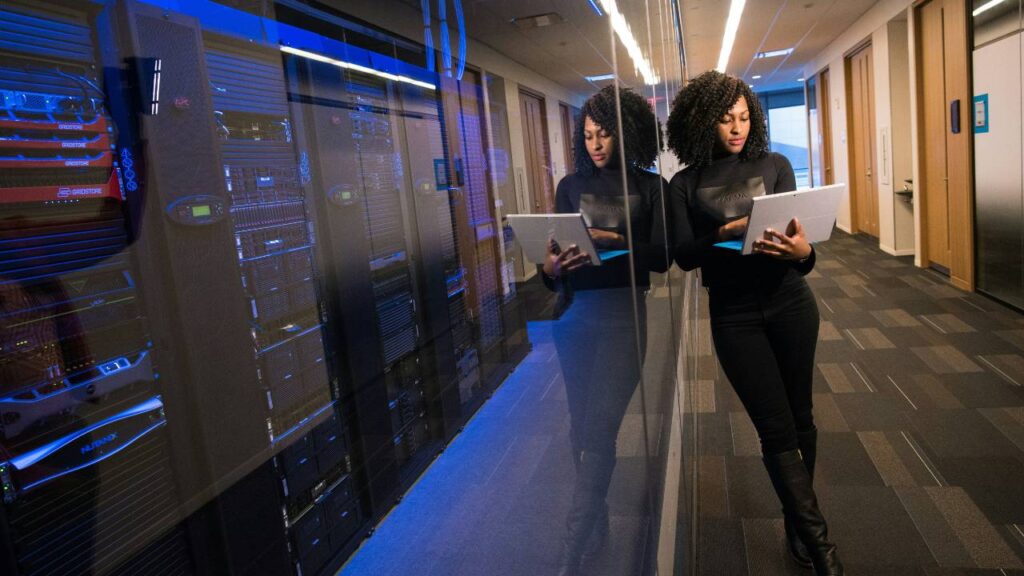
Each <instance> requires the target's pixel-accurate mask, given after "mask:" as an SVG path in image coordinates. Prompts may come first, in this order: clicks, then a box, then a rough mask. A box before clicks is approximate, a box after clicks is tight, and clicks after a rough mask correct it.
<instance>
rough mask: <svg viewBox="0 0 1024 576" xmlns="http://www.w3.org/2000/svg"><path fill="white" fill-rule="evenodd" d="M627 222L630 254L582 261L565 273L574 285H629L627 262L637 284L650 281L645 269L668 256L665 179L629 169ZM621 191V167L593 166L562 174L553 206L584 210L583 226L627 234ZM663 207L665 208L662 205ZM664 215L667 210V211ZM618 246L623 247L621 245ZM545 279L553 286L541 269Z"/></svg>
mask: <svg viewBox="0 0 1024 576" xmlns="http://www.w3.org/2000/svg"><path fill="white" fill-rule="evenodd" d="M627 182H628V184H629V207H630V210H629V212H630V227H631V229H632V232H633V257H632V258H631V257H630V256H629V255H622V256H617V257H615V258H612V259H611V260H606V261H604V262H603V263H602V264H601V265H600V266H584V267H582V268H579V269H577V270H575V271H573V272H572V273H570V274H569V275H568V276H569V283H570V285H571V286H572V288H573V289H574V290H594V289H598V288H622V287H627V286H629V285H630V278H629V265H630V262H633V263H634V264H635V271H636V285H637V286H638V287H647V286H649V285H650V279H649V272H665V271H666V270H667V269H668V265H669V261H668V258H667V251H666V244H665V242H666V238H665V231H666V229H667V227H666V226H665V222H664V218H663V217H662V214H663V211H662V202H661V195H662V189H667V186H668V184H667V183H666V182H665V179H664V178H662V177H660V176H658V175H657V174H652V173H650V172H646V171H643V170H635V169H634V170H630V171H629V176H628V178H627ZM625 204H626V203H625V201H624V200H623V196H622V171H621V170H617V169H609V168H604V169H597V170H596V171H595V172H594V174H591V175H586V176H585V175H582V174H579V173H574V174H570V175H568V176H566V177H565V178H562V180H561V181H560V182H559V183H558V188H557V189H556V191H555V211H556V212H559V213H563V214H564V213H575V212H580V213H582V214H583V219H584V220H585V221H586V222H587V226H590V227H593V228H600V229H602V230H608V231H610V232H616V233H618V234H621V235H622V237H623V238H625V237H626V220H625V215H626V207H625ZM666 211H667V207H666ZM666 216H667V214H666ZM622 248H623V249H625V248H626V247H625V246H623V247H622ZM541 276H543V277H544V282H545V284H547V285H548V287H552V288H553V287H554V284H553V283H552V282H551V279H550V278H548V277H547V276H546V275H545V274H544V273H543V272H541Z"/></svg>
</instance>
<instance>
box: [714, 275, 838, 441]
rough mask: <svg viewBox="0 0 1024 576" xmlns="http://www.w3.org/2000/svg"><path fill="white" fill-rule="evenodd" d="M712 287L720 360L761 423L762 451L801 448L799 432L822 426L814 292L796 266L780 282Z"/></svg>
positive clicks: (749, 410) (758, 424) (756, 421)
mask: <svg viewBox="0 0 1024 576" xmlns="http://www.w3.org/2000/svg"><path fill="white" fill-rule="evenodd" d="M708 292H709V295H710V299H709V307H710V312H711V336H712V338H713V339H714V342H715V351H716V352H717V354H718V360H719V362H720V363H721V365H722V370H724V371H725V375H726V376H727V377H728V378H729V382H730V383H731V384H732V387H733V389H734V390H735V391H736V394H737V395H738V396H739V397H740V401H742V402H743V406H744V407H745V408H746V409H747V414H748V415H749V416H750V419H751V420H752V421H753V423H754V427H755V428H756V429H757V434H758V436H759V437H760V439H761V451H762V453H763V454H779V453H782V452H786V451H788V450H795V449H796V448H797V434H799V433H810V432H812V431H813V430H814V416H813V415H812V414H811V408H812V402H811V382H812V380H813V376H814V350H815V347H816V346H817V343H818V322H819V316H818V305H817V302H816V301H815V299H814V293H813V292H811V289H810V287H809V286H808V285H807V282H806V281H804V279H803V277H802V276H800V275H798V274H796V273H795V272H790V273H788V274H787V276H786V277H785V278H784V279H783V280H782V282H781V283H779V284H778V285H776V286H771V287H759V288H744V289H714V288H712V289H710V290H709V291H708Z"/></svg>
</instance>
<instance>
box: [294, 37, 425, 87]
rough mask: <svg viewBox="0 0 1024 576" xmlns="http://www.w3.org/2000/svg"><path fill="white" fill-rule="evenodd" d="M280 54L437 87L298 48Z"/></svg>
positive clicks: (380, 76)
mask: <svg viewBox="0 0 1024 576" xmlns="http://www.w3.org/2000/svg"><path fill="white" fill-rule="evenodd" d="M281 52H284V53H286V54H294V55H295V56H302V57H303V58H309V59H310V60H316V61H317V62H323V63H325V64H333V65H334V66H337V67H338V68H344V69H345V70H355V71H356V72H362V73H364V74H370V75H372V76H377V77H379V78H384V79H385V80H392V81H395V82H404V83H406V84H412V85H413V86H419V87H420V88H426V89H428V90H436V89H437V86H435V85H433V84H431V83H429V82H424V81H422V80H417V79H415V78H409V77H408V76H401V75H399V74H391V73H390V72H381V71H380V70H374V69H373V68H367V67H366V66H360V65H359V64H353V63H351V62H343V61H341V60H335V59H334V58H329V57H327V56H324V55H322V54H317V53H315V52H307V51H305V50H300V49H298V48H292V47H291V46H281Z"/></svg>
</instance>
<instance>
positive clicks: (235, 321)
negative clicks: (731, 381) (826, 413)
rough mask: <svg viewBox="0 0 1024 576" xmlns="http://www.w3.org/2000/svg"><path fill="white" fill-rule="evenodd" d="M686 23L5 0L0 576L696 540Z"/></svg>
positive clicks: (591, 564) (203, 1)
mask: <svg viewBox="0 0 1024 576" xmlns="http://www.w3.org/2000/svg"><path fill="white" fill-rule="evenodd" d="M677 21H678V14H677V13H676V11H675V9H674V3H673V2H669V1H651V2H645V3H642V4H641V3H630V4H629V5H622V6H617V5H616V3H615V2H614V1H613V0H594V1H592V2H554V3H550V4H548V3H541V4H535V3H525V4H524V3H522V2H512V1H505V0H502V1H498V2H487V3H469V2H466V3H463V2H462V1H461V0H422V2H417V1H414V0H378V1H376V2H369V1H364V0H353V1H345V2H337V1H334V2H324V3H320V2H315V1H312V0H278V1H276V2H275V1H272V0H225V1H222V2H214V1H210V0H150V1H138V0H98V1H95V2H88V3H86V2H78V1H72V0H66V1H65V0H11V1H9V2H5V3H4V4H3V5H2V6H0V31H2V37H0V96H2V97H0V107H2V109H0V166H2V167H3V171H2V174H0V375H2V378H0V482H2V487H3V504H2V506H0V540H2V545H0V550H3V553H0V572H2V573H4V574H19V575H21V574H24V575H48V576H49V575H57V574H132V575H149V574H231V575H249V574H270V575H277V574H282V575H291V574H296V575H307V576H308V575H318V574H335V573H338V572H339V571H341V572H342V573H344V574H374V575H378V574H446V575H455V574H495V573H504V574H542V573H556V572H557V570H558V569H560V568H562V567H564V566H566V565H567V564H574V563H575V564H581V567H580V570H582V573H587V574H598V573H601V574H622V575H627V574H630V575H632V574H652V573H654V572H655V571H656V570H660V571H661V572H662V573H665V571H666V570H667V569H671V567H672V566H675V565H677V564H680V563H682V562H685V556H686V550H687V549H688V546H687V545H686V544H685V541H686V538H687V536H688V533H687V527H686V526H685V525H684V524H680V523H678V522H677V519H678V518H679V517H680V514H681V513H682V512H684V511H685V510H686V506H687V504H686V501H685V498H684V499H681V498H680V494H682V493H683V492H684V490H683V489H684V488H685V482H686V477H687V474H686V473H685V471H684V470H683V469H681V465H682V463H683V460H681V458H680V454H681V450H682V444H683V442H684V440H685V435H684V433H683V431H684V430H685V429H686V420H685V418H684V412H685V410H683V409H682V407H681V402H684V401H689V400H684V398H685V394H686V393H687V392H686V391H685V390H684V389H683V388H682V387H680V386H678V385H677V384H678V382H679V379H680V376H681V374H677V371H678V368H679V366H680V364H679V363H678V360H679V358H680V355H679V352H680V350H681V348H680V341H679V336H680V334H682V333H683V328H682V326H681V324H680V322H681V321H682V319H683V317H684V309H686V306H685V304H686V301H684V300H683V299H682V298H681V295H682V294H683V291H682V287H683V286H685V285H686V283H685V282H683V278H682V276H681V275H680V274H679V273H678V272H669V270H670V265H671V261H670V246H671V241H670V239H669V238H668V232H667V230H668V229H669V227H668V226H667V222H666V219H667V210H666V206H665V196H666V194H667V184H666V182H665V179H668V178H671V176H672V173H671V172H666V173H661V172H660V170H661V169H665V170H669V169H674V168H675V163H674V162H673V161H672V160H671V158H670V157H669V156H667V155H666V154H665V153H664V152H663V151H662V148H663V142H662V137H661V135H660V131H659V130H658V128H657V126H658V122H659V121H660V122H662V123H663V122H664V120H665V119H666V118H667V115H668V107H669V105H670V103H671V100H672V98H673V97H674V95H675V92H676V91H677V90H678V88H679V86H680V83H681V81H682V78H681V72H680V70H681V66H680V61H679V50H678V48H677V46H678V40H679V37H678V26H677V25H676V23H677ZM602 89H603V91H602ZM599 92H600V94H599V96H598V100H596V101H591V105H590V106H587V105H586V103H587V102H588V99H590V98H591V97H593V96H595V94H598V93H599ZM637 102H639V103H640V104H637ZM588 110H589V111H590V112H589V114H590V115H589V116H588V115H587V113H586V112H587V111H588ZM581 111H583V112H584V114H582V115H581V114H580V112H581ZM637 126H641V127H642V126H650V127H651V129H650V130H646V129H638V128H637ZM608 136H611V138H610V139H609V138H607V137H608ZM599 141H600V142H601V143H597V142H599ZM635 150H641V151H642V152H641V153H639V154H638V153H635V152H634V151H635ZM669 167H671V168H669ZM551 213H562V216H561V220H559V223H558V226H555V225H554V224H553V222H554V221H555V218H553V217H551V218H548V220H546V221H545V220H544V217H540V218H534V219H533V220H532V221H530V220H529V219H526V220H523V219H520V220H519V221H520V222H526V224H524V225H523V227H522V228H513V226H512V222H513V221H515V220H516V218H515V217H514V215H524V214H533V215H538V214H541V215H542V214H551ZM573 215H575V216H573ZM573 218H574V221H573ZM538 222H548V223H549V224H541V225H540V228H537V226H538V224H537V223H538ZM530 224H532V225H533V227H534V229H533V230H534V231H533V232H532V233H531V228H530ZM517 226H519V225H518V224H517ZM537 230H539V232H537ZM577 232H582V233H583V234H584V235H583V236H579V235H574V234H576V233H577ZM588 232H589V234H588ZM552 239H554V240H556V242H554V243H552V242H550V241H551V240H552ZM686 282H689V284H692V278H688V279H687V280H686ZM693 290H694V287H693V286H690V287H689V288H688V290H687V291H686V294H689V296H688V298H689V299H690V300H692V301H693V302H695V301H696V300H695V297H694V296H693ZM691 304H692V303H691ZM694 318H695V317H694ZM684 365H685V363H684ZM682 517H685V514H684V515H683V516H682ZM371 535H372V536H373V537H372V538H369V537H370V536H371ZM659 567H660V568H659Z"/></svg>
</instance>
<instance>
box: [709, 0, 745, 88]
mask: <svg viewBox="0 0 1024 576" xmlns="http://www.w3.org/2000/svg"><path fill="white" fill-rule="evenodd" d="M746 4H747V2H746V0H732V4H730V5H729V19H728V20H726V21H725V34H723V35H722V51H721V52H719V53H718V66H717V67H716V68H715V70H718V71H719V72H725V69H726V68H728V66H729V55H731V54H732V45H733V44H734V43H735V42H736V31H737V30H739V28H740V17H741V16H743V7H744V6H745V5H746Z"/></svg>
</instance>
